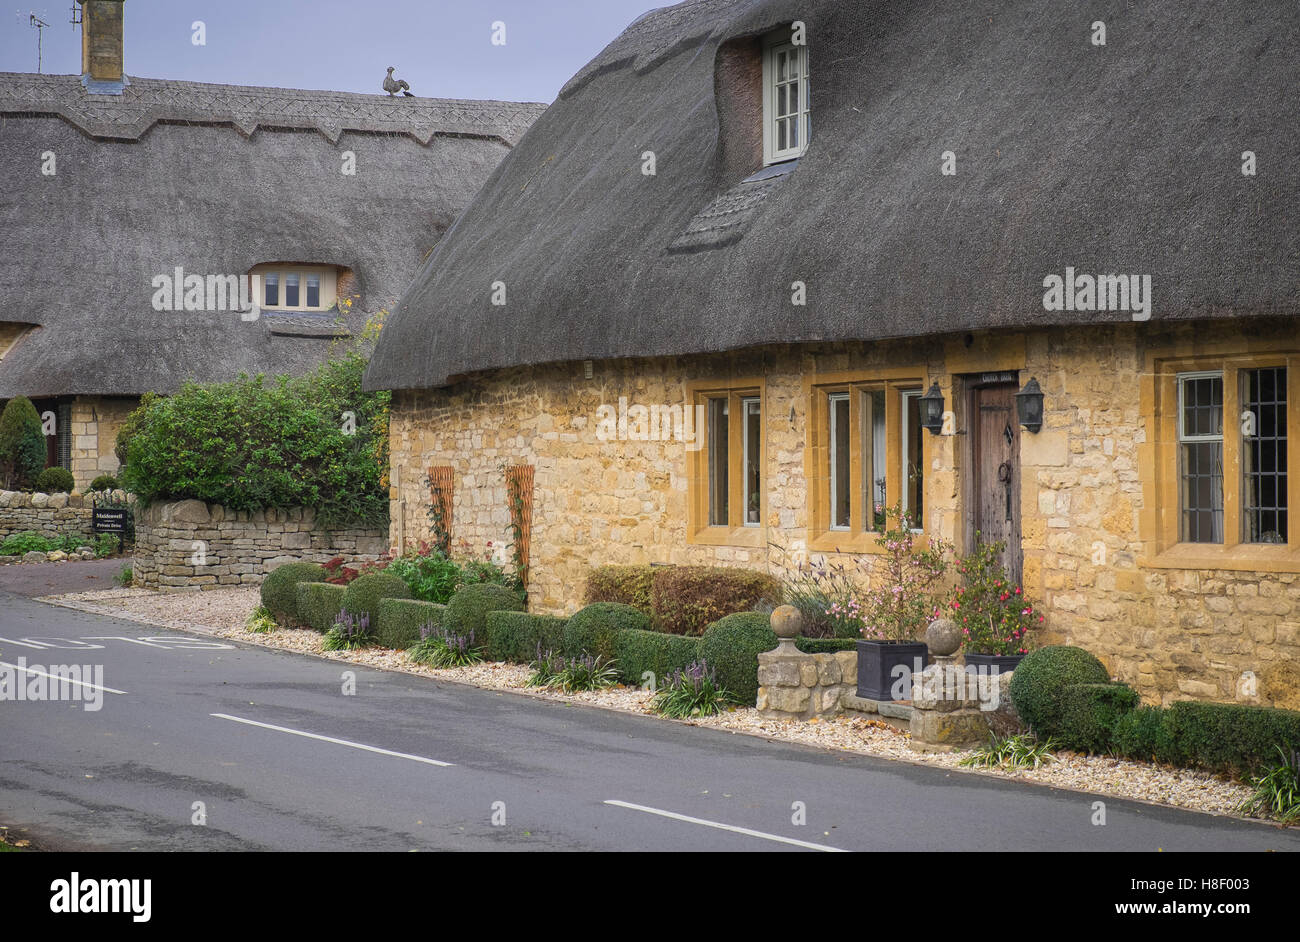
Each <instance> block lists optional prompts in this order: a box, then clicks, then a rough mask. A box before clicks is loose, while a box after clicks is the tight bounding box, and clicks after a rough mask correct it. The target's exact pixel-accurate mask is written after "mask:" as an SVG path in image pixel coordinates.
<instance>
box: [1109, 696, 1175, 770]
mask: <svg viewBox="0 0 1300 942" xmlns="http://www.w3.org/2000/svg"><path fill="white" fill-rule="evenodd" d="M1168 712H1169V711H1168V710H1166V709H1165V708H1164V707H1157V706H1145V707H1144V706H1140V707H1138V708H1137V709H1135V710H1133V711H1132V712H1129V713H1125V714H1124V715H1123V716H1121V717H1120V718H1119V719H1118V720H1116V722H1115V729H1114V730H1113V731H1112V736H1111V739H1112V743H1113V748H1114V750H1115V752H1116V753H1117V754H1118V755H1121V756H1124V757H1125V758H1128V759H1139V760H1141V761H1144V762H1160V763H1164V764H1165V765H1183V764H1184V763H1185V762H1186V761H1187V757H1186V756H1185V755H1183V753H1182V752H1181V751H1180V750H1179V748H1178V743H1177V742H1176V741H1175V739H1174V735H1173V727H1172V726H1171V725H1170V724H1169V722H1168V720H1167V719H1166V715H1167V714H1168Z"/></svg>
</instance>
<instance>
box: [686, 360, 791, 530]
mask: <svg viewBox="0 0 1300 942" xmlns="http://www.w3.org/2000/svg"><path fill="white" fill-rule="evenodd" d="M722 398H726V399H727V402H728V413H729V416H728V422H727V517H728V520H727V524H726V525H718V526H714V525H711V524H710V523H709V434H708V400H710V399H722ZM752 399H757V400H758V403H759V407H758V408H759V428H760V438H761V441H760V443H759V456H758V460H759V489H760V497H759V523H758V524H750V525H746V524H745V479H744V470H745V464H744V462H745V433H744V430H745V425H746V423H745V422H744V421H743V419H742V417H743V415H744V406H743V402H744V401H745V400H752ZM686 404H687V407H688V408H690V409H692V410H693V414H697V415H698V414H699V413H698V412H694V410H695V408H696V407H697V406H704V407H705V408H704V413H703V414H704V423H705V424H704V425H703V426H702V427H700V428H697V429H696V430H695V436H696V442H697V443H698V444H699V446H700V447H699V448H698V449H696V450H695V451H690V450H689V448H690V447H691V446H689V445H688V446H687V447H688V450H687V453H686V454H687V466H688V476H687V492H688V497H687V542H688V543H693V544H700V545H707V546H750V547H758V546H764V545H766V543H767V527H768V519H769V512H768V503H769V501H768V481H769V480H770V476H769V467H768V461H767V452H768V441H769V439H770V438H771V436H770V435H769V434H768V407H767V384H766V382H765V381H764V380H763V379H762V378H760V377H746V378H741V379H728V380H718V381H710V380H701V381H696V382H692V383H688V384H687V385H686Z"/></svg>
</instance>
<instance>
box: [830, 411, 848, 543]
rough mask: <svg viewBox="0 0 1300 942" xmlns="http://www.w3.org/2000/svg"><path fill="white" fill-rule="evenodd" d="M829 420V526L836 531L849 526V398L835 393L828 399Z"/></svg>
mask: <svg viewBox="0 0 1300 942" xmlns="http://www.w3.org/2000/svg"><path fill="white" fill-rule="evenodd" d="M830 413H831V415H830V418H831V429H830V432H831V442H830V444H831V449H830V452H831V453H830V464H831V467H830V476H831V526H832V527H833V528H835V529H837V530H840V529H847V528H848V526H849V519H850V517H849V514H850V498H849V486H848V485H849V397H848V394H847V393H836V394H834V395H832V396H831V397H830Z"/></svg>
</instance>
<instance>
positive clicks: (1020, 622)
mask: <svg viewBox="0 0 1300 942" xmlns="http://www.w3.org/2000/svg"><path fill="white" fill-rule="evenodd" d="M979 537H980V535H979V533H978V532H976V534H975V539H976V540H977V541H978V540H979ZM1006 548H1007V544H1006V541H1005V540H999V541H997V542H995V543H983V542H977V545H976V547H975V549H974V550H973V551H972V552H971V553H970V554H969V555H967V556H963V557H962V558H961V559H959V560H957V571H958V572H959V573H961V576H962V580H963V584H962V585H960V586H958V587H957V589H956V590H955V591H954V592H953V596H952V598H951V599H950V600H949V602H948V606H947V609H948V610H947V611H946V612H945V614H946V615H947V617H949V618H951V619H952V620H953V621H954V622H956V623H957V627H958V628H960V629H961V631H962V635H963V636H964V637H963V642H962V644H963V648H964V650H966V651H968V652H973V653H975V654H1001V655H1010V654H1027V653H1029V644H1030V639H1029V637H1028V634H1029V632H1030V631H1032V630H1033V629H1035V628H1038V627H1039V626H1041V625H1042V623H1043V616H1042V615H1040V614H1038V613H1037V612H1036V611H1034V604H1033V603H1032V602H1031V601H1029V599H1028V598H1027V597H1026V596H1025V593H1024V590H1023V589H1022V588H1021V587H1020V586H1018V585H1015V584H1013V583H1012V581H1011V577H1010V576H1009V575H1007V571H1006V568H1005V567H1004V566H1003V565H1002V554H1003V552H1005V550H1006Z"/></svg>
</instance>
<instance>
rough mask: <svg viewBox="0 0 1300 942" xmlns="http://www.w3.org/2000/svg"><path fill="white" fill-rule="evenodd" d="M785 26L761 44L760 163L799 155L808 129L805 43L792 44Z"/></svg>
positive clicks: (809, 98) (770, 162) (809, 127)
mask: <svg viewBox="0 0 1300 942" xmlns="http://www.w3.org/2000/svg"><path fill="white" fill-rule="evenodd" d="M791 40H792V34H791V32H790V31H789V30H782V31H779V32H777V33H775V34H773V35H772V36H771V37H769V38H768V40H767V42H766V43H765V44H764V48H763V164H764V165H765V166H770V165H772V164H776V163H781V162H783V161H787V160H794V159H796V158H798V157H801V156H803V153H804V151H806V150H807V149H808V137H809V134H810V132H811V130H812V122H811V118H810V115H809V104H810V102H811V97H810V95H809V91H808V46H807V45H806V44H801V45H798V46H796V45H795V44H794V43H793V42H792V41H791Z"/></svg>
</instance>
